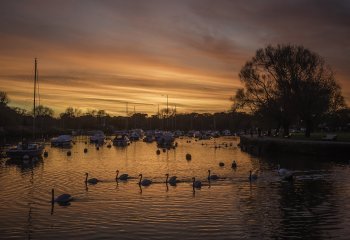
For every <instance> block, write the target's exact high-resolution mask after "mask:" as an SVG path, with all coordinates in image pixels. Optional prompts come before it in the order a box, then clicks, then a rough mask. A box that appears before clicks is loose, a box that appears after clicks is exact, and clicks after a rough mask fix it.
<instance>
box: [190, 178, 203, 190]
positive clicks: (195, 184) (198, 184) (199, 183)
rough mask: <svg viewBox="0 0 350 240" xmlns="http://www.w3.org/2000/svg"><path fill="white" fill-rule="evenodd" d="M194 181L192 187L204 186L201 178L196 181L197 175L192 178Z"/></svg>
mask: <svg viewBox="0 0 350 240" xmlns="http://www.w3.org/2000/svg"><path fill="white" fill-rule="evenodd" d="M192 181H193V182H192V187H193V188H201V187H202V182H201V181H199V180H197V181H196V178H195V177H193V178H192Z"/></svg>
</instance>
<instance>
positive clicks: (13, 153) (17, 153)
mask: <svg viewBox="0 0 350 240" xmlns="http://www.w3.org/2000/svg"><path fill="white" fill-rule="evenodd" d="M43 152H44V149H43V148H40V149H33V150H17V149H10V150H8V151H7V152H6V156H7V157H8V158H13V159H21V158H23V157H24V156H28V157H29V158H33V157H40V156H42V154H43Z"/></svg>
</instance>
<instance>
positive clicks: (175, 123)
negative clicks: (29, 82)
mask: <svg viewBox="0 0 350 240" xmlns="http://www.w3.org/2000/svg"><path fill="white" fill-rule="evenodd" d="M239 77H240V80H241V81H242V83H243V88H241V89H238V90H237V91H236V93H235V95H234V96H233V97H232V98H231V100H232V101H233V105H232V108H231V109H230V110H229V111H227V112H220V113H180V114H179V113H176V111H174V110H173V109H161V110H160V111H159V113H158V114H156V115H147V114H145V113H134V114H132V115H128V116H111V115H110V114H108V113H107V112H106V111H105V110H90V111H87V112H82V111H81V110H80V109H78V108H73V107H68V108H67V109H66V110H65V111H64V112H63V113H61V114H59V117H54V111H53V110H52V109H51V108H49V107H46V106H42V105H39V106H37V107H36V108H35V116H36V128H37V130H38V131H37V132H38V133H39V134H40V133H41V134H42V135H50V134H51V135H52V134H58V133H64V132H68V133H69V132H70V131H71V130H93V129H100V130H104V131H105V132H107V133H112V132H113V131H115V130H121V129H135V128H142V129H145V130H147V129H163V130H184V131H188V130H219V131H222V130H224V129H229V130H231V131H233V132H239V131H244V130H247V129H252V128H254V129H256V128H260V129H265V130H271V129H276V130H279V129H283V133H284V135H288V134H289V131H290V129H291V128H296V129H301V128H304V129H305V135H306V136H310V134H311V132H312V131H314V130H315V129H317V128H322V129H323V130H333V131H334V130H341V129H342V130H344V129H348V128H349V124H350V111H349V108H348V107H347V106H346V104H345V100H344V97H343V96H342V94H341V88H340V86H339V84H338V83H337V82H336V80H335V76H334V73H333V71H332V69H331V68H330V66H329V65H327V64H326V63H325V61H324V59H323V58H322V57H321V56H319V55H318V54H317V53H314V52H312V51H310V50H308V49H306V48H304V47H303V46H294V45H277V46H276V47H273V46H270V45H269V46H267V47H266V48H264V49H258V50H257V51H256V54H255V56H254V57H253V58H252V59H251V60H249V61H247V62H246V63H245V65H244V66H243V67H242V69H241V71H240V73H239ZM9 101H10V100H9V97H8V96H7V94H6V93H5V92H2V91H0V116H1V118H0V136H4V135H7V136H28V135H30V134H31V133H32V125H33V115H34V114H33V113H34V112H33V111H31V112H28V111H26V110H24V109H21V108H18V107H10V106H9V105H8V104H9ZM268 132H270V131H268Z"/></svg>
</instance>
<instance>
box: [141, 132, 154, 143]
mask: <svg viewBox="0 0 350 240" xmlns="http://www.w3.org/2000/svg"><path fill="white" fill-rule="evenodd" d="M155 140H156V138H155V137H154V135H153V134H147V135H146V137H144V139H143V141H144V142H147V143H151V142H154V141H155Z"/></svg>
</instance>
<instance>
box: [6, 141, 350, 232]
mask: <svg viewBox="0 0 350 240" xmlns="http://www.w3.org/2000/svg"><path fill="white" fill-rule="evenodd" d="M189 140H190V139H188V138H184V139H177V142H178V147H177V148H176V149H171V150H169V151H166V152H163V151H161V153H160V155H157V154H156V150H157V147H156V145H155V143H151V144H149V143H144V142H141V141H140V142H134V143H132V144H131V145H130V146H128V147H126V148H117V147H114V146H112V147H111V148H108V147H107V145H104V146H102V147H100V148H99V150H97V149H96V147H95V145H92V144H85V140H84V139H82V138H80V139H76V144H75V145H73V147H72V148H71V149H70V151H71V152H72V155H71V156H67V151H68V150H67V149H60V148H52V147H50V146H46V150H47V151H48V154H49V155H48V157H47V158H43V160H42V161H39V162H37V163H36V164H35V165H31V164H27V165H16V164H9V163H8V162H7V160H6V159H2V160H1V162H0V163H1V165H0V193H1V194H0V203H1V204H0V223H1V224H0V238H1V239H281V238H289V239H293V238H295V239H297V238H302V239H311V238H312V239H330V238H331V239H349V234H350V201H349V196H350V166H349V162H348V161H337V160H336V159H326V161H325V160H320V159H313V158H307V157H295V156H294V157H289V156H285V157H273V158H258V157H254V156H251V155H249V154H247V153H244V152H241V150H240V149H239V148H238V147H237V143H238V141H239V140H238V139H236V138H218V139H212V140H205V141H195V140H193V139H192V140H191V142H188V141H189ZM215 146H216V147H215ZM84 148H87V149H88V152H87V153H84ZM187 153H190V154H191V155H192V160H190V161H187V160H186V157H185V156H186V154H187ZM349 159H350V157H349ZM233 160H235V161H236V162H237V165H238V166H237V169H236V170H233V169H232V168H231V163H232V161H233ZM220 162H223V163H224V164H225V166H223V167H220V166H219V163H220ZM278 164H280V165H281V167H283V168H287V169H290V170H293V171H295V175H296V177H295V180H294V182H288V181H284V180H282V179H281V178H280V176H279V175H278V173H277V171H276V169H277V166H278ZM117 169H119V171H120V173H128V174H129V175H130V176H132V177H134V178H132V179H129V180H128V181H127V182H123V181H118V182H116V181H115V172H116V170H117ZM208 169H210V170H211V172H212V174H217V175H219V177H220V179H219V180H218V181H211V182H210V184H209V183H208V181H207V175H208ZM251 169H254V170H259V176H258V179H257V180H256V181H254V182H250V181H249V180H248V176H249V170H251ZM86 172H88V173H89V178H92V177H95V178H98V179H99V180H101V182H99V183H97V184H96V185H87V186H86V185H85V183H84V180H85V173H86ZM140 173H142V174H143V177H144V178H147V179H150V180H152V181H153V183H152V184H151V185H150V186H148V187H141V188H140V187H139V185H138V184H137V183H138V175H139V174H140ZM166 173H169V174H170V176H172V175H176V176H177V177H178V179H179V180H181V182H180V183H178V184H177V186H170V185H168V186H167V185H166V184H165V183H164V181H165V174H166ZM192 177H196V180H201V181H202V183H203V186H202V188H201V189H200V190H195V191H193V189H192V183H191V181H192V180H191V179H192ZM52 188H54V189H55V194H56V195H60V194H62V193H69V194H71V195H72V196H73V197H74V200H73V201H72V202H71V203H70V205H68V206H60V205H58V204H55V205H53V207H52V205H51V202H50V200H51V189H52Z"/></svg>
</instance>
